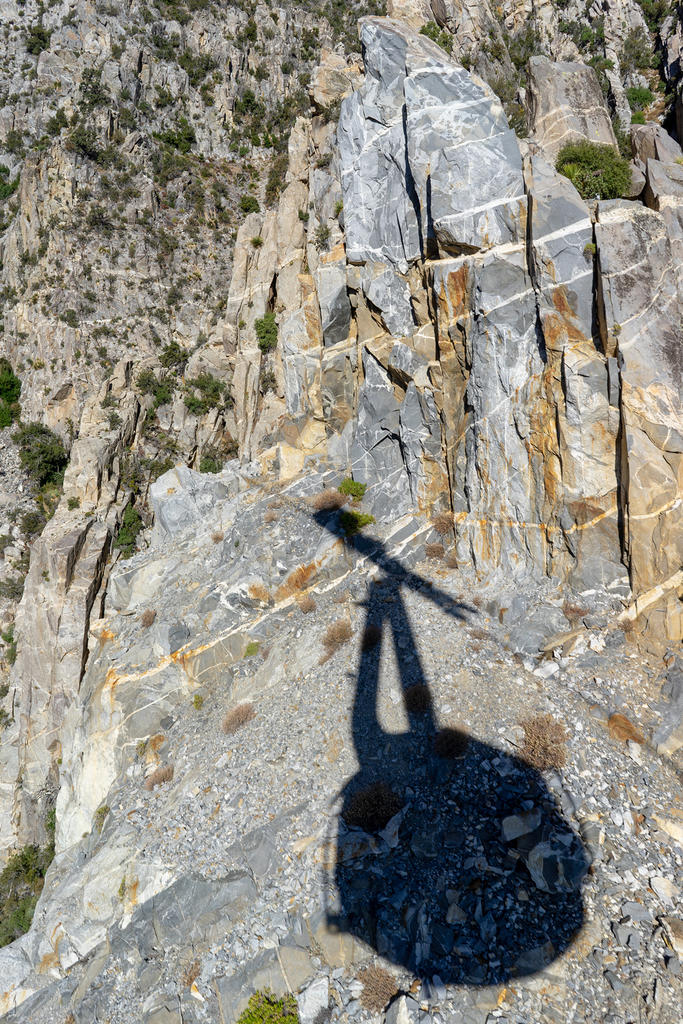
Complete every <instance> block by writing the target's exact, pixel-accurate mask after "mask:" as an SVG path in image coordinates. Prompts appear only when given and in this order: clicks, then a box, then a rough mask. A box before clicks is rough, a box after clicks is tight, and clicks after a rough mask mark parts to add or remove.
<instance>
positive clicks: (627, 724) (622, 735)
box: [607, 711, 645, 743]
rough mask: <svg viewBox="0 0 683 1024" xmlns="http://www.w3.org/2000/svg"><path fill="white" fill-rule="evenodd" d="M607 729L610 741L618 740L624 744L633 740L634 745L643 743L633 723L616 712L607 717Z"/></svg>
mask: <svg viewBox="0 0 683 1024" xmlns="http://www.w3.org/2000/svg"><path fill="white" fill-rule="evenodd" d="M607 728H608V730H609V734H610V736H611V737H612V739H614V740H620V741H621V742H622V743H626V741H627V740H633V742H634V743H644V742H645V740H644V739H643V736H642V734H641V733H640V732H639V731H638V730H637V729H636V727H635V725H634V724H633V722H631V721H629V719H628V718H627V717H626V715H620V714H619V713H618V712H617V711H615V712H614V714H613V715H610V716H609V719H608V721H607Z"/></svg>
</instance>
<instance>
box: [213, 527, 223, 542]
mask: <svg viewBox="0 0 683 1024" xmlns="http://www.w3.org/2000/svg"><path fill="white" fill-rule="evenodd" d="M211 540H212V541H213V542H214V544H220V542H221V541H222V540H225V534H224V533H223V531H222V530H214V532H213V533H212V534H211Z"/></svg>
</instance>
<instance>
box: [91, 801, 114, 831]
mask: <svg viewBox="0 0 683 1024" xmlns="http://www.w3.org/2000/svg"><path fill="white" fill-rule="evenodd" d="M110 810H111V808H110V807H109V804H102V806H101V807H98V808H97V810H96V811H95V828H96V829H97V832H98V833H100V832H101V831H102V829H103V828H104V823H105V821H106V820H107V815H108V814H109V811H110Z"/></svg>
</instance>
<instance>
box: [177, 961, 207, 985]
mask: <svg viewBox="0 0 683 1024" xmlns="http://www.w3.org/2000/svg"><path fill="white" fill-rule="evenodd" d="M201 972H202V969H201V966H200V964H199V960H195V961H194V963H191V964H188V966H187V967H186V968H185V971H184V972H183V976H182V978H181V979H180V980H181V983H182V985H183V987H184V988H189V987H190V986H191V985H192V983H193V982H194V981H196V980H197V978H198V977H199V975H200V974H201Z"/></svg>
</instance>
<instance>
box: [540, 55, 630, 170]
mask: <svg viewBox="0 0 683 1024" xmlns="http://www.w3.org/2000/svg"><path fill="white" fill-rule="evenodd" d="M527 106H528V115H529V131H530V133H531V135H532V136H533V137H534V138H535V139H537V140H538V142H539V145H540V146H541V147H542V149H543V153H544V155H545V156H546V157H547V158H548V159H549V160H552V161H553V162H554V160H555V157H556V156H557V154H558V153H559V151H560V149H561V148H562V147H563V146H566V145H567V143H569V142H582V141H588V142H597V143H600V144H602V145H606V146H615V147H616V144H617V141H616V138H615V136H614V129H613V128H612V123H611V121H610V117H609V110H608V108H607V104H606V103H605V100H604V97H603V95H602V92H601V90H600V83H599V82H598V76H597V74H596V73H595V71H594V70H593V68H591V67H588V66H587V65H586V64H580V63H570V62H556V63H553V62H551V61H549V60H548V58H547V57H532V58H531V59H530V61H529V80H528V90H527Z"/></svg>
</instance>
